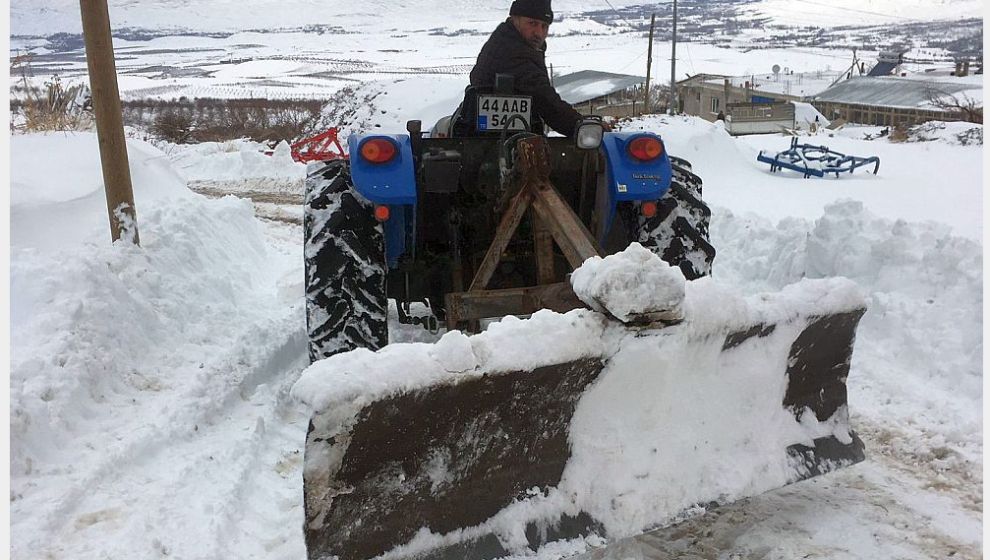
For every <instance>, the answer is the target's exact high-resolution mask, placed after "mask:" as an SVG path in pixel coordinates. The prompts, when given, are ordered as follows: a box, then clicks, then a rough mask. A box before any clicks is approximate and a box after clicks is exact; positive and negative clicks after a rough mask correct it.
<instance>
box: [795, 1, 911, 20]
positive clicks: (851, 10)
mask: <svg viewBox="0 0 990 560" xmlns="http://www.w3.org/2000/svg"><path fill="white" fill-rule="evenodd" d="M797 1H798V2H803V3H805V4H811V5H812V6H821V7H824V8H837V6H832V5H829V4H823V3H821V2H813V1H812V0H797ZM838 9H840V10H843V11H846V12H857V13H860V14H869V15H871V16H883V17H889V18H895V19H903V20H907V21H915V20H916V19H917V18H909V17H906V16H898V15H894V14H885V13H881V12H871V11H870V10H858V9H856V8H838Z"/></svg>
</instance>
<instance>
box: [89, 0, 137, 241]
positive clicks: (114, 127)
mask: <svg viewBox="0 0 990 560" xmlns="http://www.w3.org/2000/svg"><path fill="white" fill-rule="evenodd" d="M79 7H80V9H81V11H82V28H83V38H84V40H85V43H86V65H87V66H88V67H89V85H90V89H91V91H92V95H93V111H94V112H95V113H96V135H97V138H98V139H99V144H100V161H101V163H102V165H103V184H104V189H105V191H106V196H107V211H108V213H109V215H110V236H111V238H112V239H113V241H117V240H118V239H124V240H129V241H131V242H132V243H134V244H135V245H139V244H140V242H139V238H138V229H137V212H136V210H135V209H134V192H133V190H132V188H131V170H130V167H129V166H128V162H127V144H126V141H125V139H124V119H123V115H122V114H121V110H120V92H119V90H118V89H117V65H116V63H115V62H114V58H113V41H112V39H111V37H110V13H109V11H108V10H107V0H79Z"/></svg>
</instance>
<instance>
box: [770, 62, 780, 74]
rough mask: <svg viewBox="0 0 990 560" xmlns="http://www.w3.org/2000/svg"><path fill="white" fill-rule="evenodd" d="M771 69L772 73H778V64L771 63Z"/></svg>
mask: <svg viewBox="0 0 990 560" xmlns="http://www.w3.org/2000/svg"><path fill="white" fill-rule="evenodd" d="M771 70H773V73H774V74H780V65H779V64H774V65H773V68H771Z"/></svg>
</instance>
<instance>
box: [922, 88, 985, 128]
mask: <svg viewBox="0 0 990 560" xmlns="http://www.w3.org/2000/svg"><path fill="white" fill-rule="evenodd" d="M925 95H926V98H927V99H928V102H929V103H931V104H932V106H934V107H938V108H939V109H942V110H943V111H948V112H950V113H955V114H956V115H958V116H959V117H960V118H961V119H962V120H964V121H966V122H971V123H978V124H983V102H982V101H979V100H976V99H973V98H971V97H970V96H968V95H966V93H965V92H964V93H962V94H961V95H956V94H951V93H949V92H946V91H943V90H940V89H938V88H937V87H936V86H935V85H934V84H929V85H928V87H927V88H926V91H925Z"/></svg>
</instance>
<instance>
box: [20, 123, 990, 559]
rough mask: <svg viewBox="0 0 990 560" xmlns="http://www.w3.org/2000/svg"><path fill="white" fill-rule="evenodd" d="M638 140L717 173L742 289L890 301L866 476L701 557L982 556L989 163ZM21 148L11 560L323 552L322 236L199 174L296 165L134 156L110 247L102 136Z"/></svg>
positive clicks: (734, 516) (861, 131)
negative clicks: (309, 539) (317, 431)
mask: <svg viewBox="0 0 990 560" xmlns="http://www.w3.org/2000/svg"><path fill="white" fill-rule="evenodd" d="M625 126H627V127H630V128H639V127H643V128H650V129H653V130H657V131H659V132H660V133H661V134H663V135H664V137H665V139H666V141H667V144H668V146H669V147H670V149H671V151H672V152H674V153H675V155H680V156H682V157H686V158H688V159H690V160H692V161H693V163H694V166H695V171H696V172H697V173H698V174H699V175H700V176H701V177H702V178H703V179H704V180H705V195H706V198H707V199H708V201H709V203H710V204H711V205H712V206H713V208H714V216H713V219H712V223H713V230H712V238H713V242H714V244H715V246H716V247H717V248H718V250H719V253H718V256H717V258H716V261H715V276H714V279H715V281H716V282H718V283H719V284H720V285H724V286H725V287H726V288H727V289H731V290H733V291H734V292H737V293H739V294H741V295H752V294H756V293H760V292H765V291H776V290H778V289H780V288H782V287H783V286H785V285H787V284H790V283H793V282H795V281H797V280H800V279H801V278H804V277H808V278H825V277H831V276H845V277H848V278H850V279H852V280H853V281H855V282H856V283H857V284H858V285H859V286H860V287H861V288H862V289H863V290H864V292H865V294H866V296H867V300H868V305H869V308H870V310H869V312H868V313H867V315H866V316H865V317H864V319H863V323H862V325H861V327H860V329H859V336H858V341H857V346H856V350H855V354H854V358H853V366H852V372H851V374H850V378H849V387H850V398H849V401H850V409H851V412H852V423H853V426H854V428H855V429H857V430H858V431H859V432H860V433H861V435H862V436H863V438H864V440H865V441H866V444H867V449H868V453H869V458H868V461H867V463H864V464H862V465H858V466H856V467H852V468H850V469H847V470H846V471H843V472H840V473H836V474H834V475H830V476H828V477H825V478H824V479H818V480H815V481H810V482H806V483H800V484H797V485H795V486H792V487H788V488H786V489H783V490H780V491H776V492H773V493H771V494H769V495H766V496H760V497H757V498H754V499H752V500H750V501H747V502H746V503H745V504H743V505H741V506H730V507H729V508H727V510H726V513H724V514H720V513H715V514H712V515H708V516H703V517H702V518H700V519H696V520H692V521H689V522H688V524H687V525H686V526H685V527H688V528H687V529H683V530H684V531H696V532H695V533H692V534H693V535H694V537H693V538H692V539H691V542H693V543H694V545H693V546H695V547H697V548H696V549H693V550H700V551H702V552H703V551H704V550H709V552H711V551H712V550H716V551H718V554H719V556H718V557H730V556H731V555H732V554H736V555H737V557H743V558H790V557H795V556H802V557H809V558H810V557H820V558H857V559H866V558H877V557H896V558H919V559H920V558H933V557H938V558H944V557H953V558H977V557H979V555H980V550H981V546H982V537H981V526H982V484H983V477H982V468H983V458H982V452H983V446H982V397H981V388H982V352H983V347H982V336H981V331H982V282H983V277H982V241H981V239H982V216H981V212H980V208H981V207H982V161H981V153H982V146H972V145H969V146H964V145H959V144H958V142H957V141H956V140H955V136H954V133H956V132H958V130H952V129H951V127H949V128H948V129H946V130H944V131H942V132H941V139H938V140H934V141H930V142H913V143H902V144H894V143H890V142H888V141H887V140H886V139H880V140H865V139H864V136H865V135H866V134H868V133H875V132H876V129H871V128H847V129H844V130H842V131H840V132H839V133H838V134H837V135H836V136H835V137H829V136H826V135H818V136H815V137H811V138H809V139H808V140H809V141H812V142H814V143H823V144H827V145H830V146H832V147H834V148H836V149H842V150H845V151H849V152H851V153H856V154H860V155H868V154H879V155H880V156H881V158H882V165H881V170H880V174H879V175H877V176H873V175H871V174H868V173H864V172H857V173H856V174H854V175H852V176H843V177H841V178H839V179H834V178H831V179H801V178H800V177H796V176H794V175H789V174H787V173H786V172H785V173H783V174H771V173H770V172H769V170H768V168H767V167H766V166H765V165H763V164H759V163H757V162H756V160H755V154H756V152H757V151H758V150H759V149H768V150H776V149H781V148H782V147H785V146H786V143H787V139H786V138H783V137H779V136H772V135H771V136H754V137H747V138H744V139H733V138H731V137H729V136H728V135H727V134H726V133H725V131H724V130H722V129H721V128H720V127H719V126H717V125H712V124H709V123H706V122H703V121H700V120H698V119H693V118H682V117H675V118H671V117H645V118H643V119H640V120H637V121H634V122H632V123H628V124H627V125H625ZM956 126H957V127H958V126H959V125H956ZM11 141H12V150H11V162H12V171H11V234H12V235H11V305H12V307H11V363H10V364H11V464H10V466H11V504H10V508H11V516H12V518H11V530H12V548H11V553H12V556H13V557H14V558H19V559H20V558H24V559H26V558H38V557H41V558H158V557H172V558H234V557H236V558H286V559H289V558H292V559H299V558H302V557H303V556H304V554H305V553H304V546H303V542H302V520H303V515H302V489H301V485H302V477H301V460H302V446H303V441H304V437H305V428H306V422H307V418H308V413H307V411H306V409H305V408H304V407H303V406H302V405H300V404H299V403H297V402H296V401H295V400H294V399H292V398H291V397H290V396H289V392H288V391H289V388H290V387H291V386H292V385H293V383H294V382H295V380H296V379H297V378H298V376H299V375H300V373H301V371H302V370H303V368H304V367H305V366H306V357H305V354H306V350H305V348H306V343H305V333H304V318H303V312H302V306H303V303H302V252H301V232H300V231H299V228H298V226H295V225H292V224H286V223H284V222H279V221H267V220H265V221H259V220H258V219H256V218H255V217H254V214H253V212H252V207H251V205H250V203H248V202H246V201H243V200H239V199H236V198H232V197H226V198H220V199H208V198H205V197H202V196H199V195H196V194H193V193H191V192H190V191H188V190H187V189H186V188H185V184H184V183H185V181H186V180H188V179H190V178H191V177H190V176H183V175H182V173H183V170H185V172H186V173H189V174H190V175H193V176H195V177H196V178H197V179H203V178H204V177H207V176H209V174H210V173H211V172H210V169H211V168H212V167H213V166H215V165H216V161H219V160H218V159H217V158H218V157H228V158H236V159H237V160H238V161H241V162H242V167H241V168H240V169H241V170H242V171H241V173H242V175H241V178H242V179H244V180H249V176H250V175H258V174H261V175H268V176H269V177H272V178H273V179H272V180H276V179H277V178H278V177H280V176H282V177H284V176H286V174H291V165H292V164H288V163H287V162H286V161H285V160H284V159H282V160H279V159H278V158H273V159H271V160H262V159H255V158H253V157H247V156H246V155H243V156H242V155H241V154H240V153H239V151H235V150H233V149H228V150H226V151H225V150H222V149H219V148H210V147H208V146H202V147H197V148H187V149H184V150H179V149H174V150H171V155H166V153H165V152H162V151H159V150H157V149H156V148H154V147H153V146H150V145H148V144H146V143H143V142H140V141H136V140H132V141H131V142H130V153H131V165H132V169H133V171H132V173H133V176H134V182H135V186H136V205H137V209H138V219H139V226H140V232H141V239H142V243H143V244H142V247H141V248H134V247H126V246H120V245H118V246H111V245H110V244H109V238H108V232H107V231H106V229H107V228H106V224H105V220H106V218H105V206H104V202H103V194H102V192H101V179H100V174H99V167H98V164H97V163H96V162H97V161H98V160H97V158H96V153H97V147H96V140H95V137H94V136H93V135H91V134H85V133H77V134H66V133H58V134H49V135H18V136H14V137H12V140H11ZM52 157H55V158H57V159H58V160H59V161H60V162H62V166H61V167H60V168H55V169H53V168H52V167H51V165H50V161H51V158H52ZM266 161H268V163H269V165H270V167H269V168H267V169H265V168H264V167H263V164H264V163H265V162H266ZM936 161H937V162H938V164H937V165H938V171H937V177H936V178H934V179H933V177H932V173H931V172H930V170H931V169H932V168H933V166H934V165H935V163H933V162H936ZM244 162H249V163H244ZM230 169H231V168H230V167H226V168H225V170H223V171H221V170H220V169H217V170H216V171H215V172H216V173H217V174H218V175H221V174H222V173H228V172H229V170H230ZM218 178H224V179H227V180H230V179H231V178H232V177H231V176H230V175H223V176H222V177H218ZM254 181H257V179H254ZM423 334H425V333H423ZM410 336H420V337H421V336H422V335H407V334H404V333H400V334H399V338H403V337H406V338H408V337H410ZM823 502H824V503H823ZM706 519H709V520H710V526H708V527H707V528H706V527H705V526H704V525H703V524H704V523H705V520H706ZM919 520H923V521H919ZM698 524H702V526H701V527H700V528H698V527H697V526H698ZM742 528H745V531H742ZM713 529H716V530H714V532H713ZM705 535H707V536H705ZM680 538H682V540H683V538H684V535H683V534H681V535H680ZM665 542H668V543H670V542H681V541H677V539H676V538H675V537H668V538H667V539H666V541H665ZM592 544H600V543H598V542H595V541H592ZM681 544H682V545H683V546H688V547H689V549H690V546H689V545H684V543H683V542H681ZM588 546H589V543H587V542H576V543H574V542H572V543H568V544H567V545H566V546H563V547H557V548H552V549H547V550H545V551H543V552H542V553H541V557H543V558H555V557H559V556H560V555H562V554H565V553H567V554H572V553H577V552H581V551H582V550H584V549H586V548H587V547H588ZM629 546H631V545H629ZM704 546H708V547H709V548H708V549H705V548H703V547H704ZM606 550H608V549H606ZM611 550H612V551H613V553H614V551H615V550H618V549H617V548H612V549H611ZM626 550H629V548H628V546H627V548H626ZM589 554H598V555H599V556H596V557H602V556H601V553H598V552H594V551H592V552H589ZM726 555H730V556H726Z"/></svg>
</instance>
